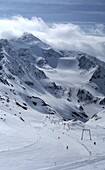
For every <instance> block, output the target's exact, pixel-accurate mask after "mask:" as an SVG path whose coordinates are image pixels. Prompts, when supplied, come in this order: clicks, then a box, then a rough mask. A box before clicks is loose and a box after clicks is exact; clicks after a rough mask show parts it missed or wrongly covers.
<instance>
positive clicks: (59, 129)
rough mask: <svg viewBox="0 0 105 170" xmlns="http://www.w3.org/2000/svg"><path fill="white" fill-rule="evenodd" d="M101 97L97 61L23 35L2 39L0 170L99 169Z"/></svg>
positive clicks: (102, 67) (104, 121) (104, 90)
mask: <svg viewBox="0 0 105 170" xmlns="http://www.w3.org/2000/svg"><path fill="white" fill-rule="evenodd" d="M104 95H105V63H104V62H102V61H100V60H99V59H97V58H95V57H93V56H90V55H88V54H84V53H82V52H79V51H57V50H55V49H52V48H51V47H50V46H49V45H47V44H45V43H43V42H42V41H41V40H39V39H38V38H36V37H35V36H33V35H32V34H28V33H25V34H24V35H23V36H22V37H20V38H16V39H12V40H6V39H1V40H0V136H1V139H0V170H7V169H8V170H11V169H13V170H33V169H35V170H36V169H37V170H45V169H46V170H59V169H61V170H70V169H78V170H83V169H84V168H85V169H93V170H94V169H95V170H99V168H100V169H102V170H103V169H104V165H105V151H104V145H105V132H104V131H105V130H104V129H105V115H104V114H105V110H104V109H105V108H104V107H105V96H104ZM82 129H85V130H86V132H84V136H83V140H81V134H82ZM88 130H90V132H91V139H92V140H90V137H89V134H88V132H89V131H88ZM99 146H100V147H99ZM61 151H62V152H61Z"/></svg>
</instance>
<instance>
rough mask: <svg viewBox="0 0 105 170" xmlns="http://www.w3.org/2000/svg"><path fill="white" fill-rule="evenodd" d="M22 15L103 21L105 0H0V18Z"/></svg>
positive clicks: (49, 20) (63, 19) (62, 19)
mask: <svg viewBox="0 0 105 170" xmlns="http://www.w3.org/2000/svg"><path fill="white" fill-rule="evenodd" d="M14 15H15V16H16V15H22V16H24V17H27V18H32V17H33V16H36V17H41V18H43V19H44V21H46V22H54V21H55V22H101V23H102V22H104V21H105V0H0V18H5V17H11V16H14Z"/></svg>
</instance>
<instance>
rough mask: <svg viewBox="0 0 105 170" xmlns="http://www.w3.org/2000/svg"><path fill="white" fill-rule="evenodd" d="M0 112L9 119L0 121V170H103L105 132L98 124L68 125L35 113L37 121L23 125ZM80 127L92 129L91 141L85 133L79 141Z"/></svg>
mask: <svg viewBox="0 0 105 170" xmlns="http://www.w3.org/2000/svg"><path fill="white" fill-rule="evenodd" d="M0 112H1V113H2V115H5V114H6V115H7V117H8V121H4V120H0V137H1V138H0V169H1V170H33V169H35V170H58V169H62V170H69V169H78V170H82V169H97V170H104V168H105V149H104V148H105V129H104V127H102V126H100V123H99V124H97V123H93V124H92V123H91V121H90V122H88V123H86V124H84V123H82V122H80V121H76V122H74V121H72V120H71V121H69V123H68V124H69V126H68V125H67V124H66V122H63V121H62V120H61V119H58V117H56V116H42V115H40V113H37V112H36V113H34V114H36V115H37V120H35V119H33V120H34V122H26V123H24V122H22V121H21V120H17V119H16V118H15V116H14V117H13V116H10V114H8V113H6V112H3V111H0ZM33 118H34V117H33ZM92 121H94V120H92ZM65 124H66V125H65ZM83 128H86V129H90V130H91V133H92V140H90V138H89V135H88V132H85V133H84V139H83V140H81V134H82V129H83ZM94 142H96V145H94Z"/></svg>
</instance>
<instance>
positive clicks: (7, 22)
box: [0, 16, 105, 60]
mask: <svg viewBox="0 0 105 170" xmlns="http://www.w3.org/2000/svg"><path fill="white" fill-rule="evenodd" d="M104 30H105V27H104V25H102V24H98V25H95V27H93V26H92V27H89V28H87V27H86V28H85V27H84V28H82V27H80V26H79V25H75V24H71V23H67V24H55V23H53V24H47V23H45V22H44V21H43V20H42V19H41V18H36V17H33V18H32V19H31V20H29V19H27V18H23V17H21V16H16V17H13V18H11V19H0V38H8V39H10V38H13V37H20V36H21V35H22V34H23V33H24V32H29V33H32V34H33V35H35V36H36V37H38V38H40V39H41V40H42V41H44V42H45V43H47V44H50V45H51V46H52V47H53V48H56V49H60V50H62V49H63V50H79V51H83V52H86V53H89V54H91V55H94V56H97V57H100V58H101V59H102V60H105V59H104V57H105V34H104Z"/></svg>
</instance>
